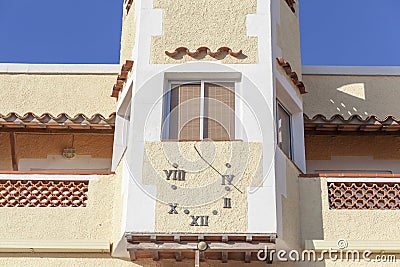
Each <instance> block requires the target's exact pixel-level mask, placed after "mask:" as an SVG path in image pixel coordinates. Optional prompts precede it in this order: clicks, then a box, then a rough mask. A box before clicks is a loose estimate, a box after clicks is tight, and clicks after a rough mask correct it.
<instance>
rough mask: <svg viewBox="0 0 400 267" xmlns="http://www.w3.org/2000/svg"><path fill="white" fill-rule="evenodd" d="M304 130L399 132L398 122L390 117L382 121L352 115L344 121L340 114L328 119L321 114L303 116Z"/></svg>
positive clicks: (372, 116)
mask: <svg viewBox="0 0 400 267" xmlns="http://www.w3.org/2000/svg"><path fill="white" fill-rule="evenodd" d="M304 129H305V130H306V131H362V132H376V131H385V132H395V131H400V120H398V119H396V117H395V116H392V115H389V116H387V117H385V118H384V119H380V118H378V117H377V116H375V115H371V116H368V117H366V118H362V117H361V116H360V115H352V116H350V117H349V118H347V119H346V118H344V117H343V116H342V115H340V114H335V115H333V116H332V117H330V118H327V117H325V116H324V115H322V114H317V115H314V116H313V117H312V118H309V117H308V116H307V115H306V114H304Z"/></svg>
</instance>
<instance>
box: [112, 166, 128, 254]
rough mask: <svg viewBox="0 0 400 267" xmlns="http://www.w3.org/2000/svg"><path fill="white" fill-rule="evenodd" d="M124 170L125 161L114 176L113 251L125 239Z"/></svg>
mask: <svg viewBox="0 0 400 267" xmlns="http://www.w3.org/2000/svg"><path fill="white" fill-rule="evenodd" d="M122 169H123V160H121V161H120V163H119V165H118V167H117V169H116V170H115V175H114V196H113V205H114V206H113V210H112V217H113V222H112V236H111V241H112V244H113V249H115V248H116V246H117V244H118V242H119V241H120V240H121V239H122V238H123V237H122V236H123V234H124V233H123V232H122V225H123V224H122V215H123V212H124V210H123V209H124V198H125V195H124V194H123V188H122Z"/></svg>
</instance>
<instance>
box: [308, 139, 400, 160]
mask: <svg viewBox="0 0 400 267" xmlns="http://www.w3.org/2000/svg"><path fill="white" fill-rule="evenodd" d="M305 148H306V159H307V160H329V159H331V157H332V156H371V157H373V158H374V159H387V160H389V159H400V154H399V153H397V151H399V150H400V137H398V136H391V135H375V136H372V135H371V136H367V135H364V136H357V135H351V136H349V135H336V136H333V135H305Z"/></svg>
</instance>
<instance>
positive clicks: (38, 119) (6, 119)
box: [0, 112, 115, 129]
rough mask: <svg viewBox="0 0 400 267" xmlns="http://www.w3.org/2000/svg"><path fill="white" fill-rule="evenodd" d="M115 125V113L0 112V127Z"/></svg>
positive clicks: (69, 127) (102, 126)
mask: <svg viewBox="0 0 400 267" xmlns="http://www.w3.org/2000/svg"><path fill="white" fill-rule="evenodd" d="M114 126H115V113H112V114H111V115H110V116H109V117H108V118H105V117H103V116H102V115H100V114H94V115H93V116H92V117H90V118H89V117H87V116H85V115H84V114H77V115H75V116H74V117H71V116H69V115H67V114H65V113H62V114H59V115H58V116H54V115H51V114H49V113H45V114H42V115H40V116H39V115H36V114H34V113H31V112H29V113H26V114H25V115H23V116H21V115H18V114H17V113H14V112H12V113H9V114H7V115H2V114H0V128H48V129H112V128H113V127H114Z"/></svg>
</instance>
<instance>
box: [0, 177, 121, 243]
mask: <svg viewBox="0 0 400 267" xmlns="http://www.w3.org/2000/svg"><path fill="white" fill-rule="evenodd" d="M66 178H67V177H66ZM113 199H114V176H113V175H104V176H97V177H96V179H95V180H91V181H90V182H89V190H88V203H87V207H84V208H72V207H65V208H47V207H39V208H33V207H26V208H25V207H15V208H1V209H0V218H1V219H0V222H1V223H0V239H5V240H16V239H17V240H18V239H21V240H34V239H36V240H75V239H81V240H82V239H83V240H110V241H111V237H112V226H113V217H112V214H113ZM110 243H111V242H110Z"/></svg>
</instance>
